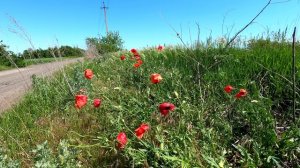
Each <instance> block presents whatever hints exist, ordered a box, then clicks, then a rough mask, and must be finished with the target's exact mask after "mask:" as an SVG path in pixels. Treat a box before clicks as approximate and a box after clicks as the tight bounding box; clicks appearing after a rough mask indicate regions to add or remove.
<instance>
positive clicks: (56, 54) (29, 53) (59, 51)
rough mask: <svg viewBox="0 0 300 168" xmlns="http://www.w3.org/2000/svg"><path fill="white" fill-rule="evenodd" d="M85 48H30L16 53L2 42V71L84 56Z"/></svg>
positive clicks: (0, 58)
mask: <svg viewBox="0 0 300 168" xmlns="http://www.w3.org/2000/svg"><path fill="white" fill-rule="evenodd" d="M83 55H84V50H82V49H80V48H77V47H70V46H61V47H59V48H58V47H54V48H48V49H36V50H33V49H28V50H24V51H23V53H19V54H16V53H14V52H12V51H9V47H8V46H7V45H5V44H3V43H2V41H1V42H0V71H1V70H7V69H12V68H16V67H25V66H29V65H33V64H41V63H47V62H53V61H56V60H58V58H62V59H66V58H74V57H82V56H83Z"/></svg>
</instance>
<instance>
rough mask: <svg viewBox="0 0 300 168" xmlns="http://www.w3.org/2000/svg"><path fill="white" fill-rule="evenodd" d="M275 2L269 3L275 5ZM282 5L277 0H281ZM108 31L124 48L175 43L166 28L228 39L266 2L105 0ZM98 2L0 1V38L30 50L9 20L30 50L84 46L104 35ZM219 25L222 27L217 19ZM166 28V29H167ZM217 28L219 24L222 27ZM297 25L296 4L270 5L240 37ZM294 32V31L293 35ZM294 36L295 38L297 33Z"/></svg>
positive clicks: (299, 16)
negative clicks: (114, 33)
mask: <svg viewBox="0 0 300 168" xmlns="http://www.w3.org/2000/svg"><path fill="white" fill-rule="evenodd" d="M278 1H280V0H277V1H275V0H273V2H278ZM281 1H282V0H281ZM105 2H106V4H107V6H108V7H109V9H108V13H107V16H108V28H109V30H111V31H119V33H120V35H121V37H122V38H123V40H124V41H125V44H124V45H125V48H128V49H130V48H133V47H134V48H143V47H147V46H156V45H158V44H179V43H180V41H179V40H178V39H177V38H176V34H175V33H174V31H173V30H172V28H171V27H174V29H176V30H177V31H178V32H182V34H183V38H184V40H185V41H187V42H189V41H190V39H192V40H196V39H197V26H196V24H195V23H198V24H199V25H200V29H201V32H200V36H201V39H205V38H206V37H207V36H209V34H210V33H212V35H213V37H221V36H222V27H223V34H226V33H228V32H230V30H231V28H232V31H231V35H233V34H234V32H236V31H237V30H239V29H240V28H241V27H242V26H243V25H245V24H246V23H247V22H249V21H250V20H251V19H252V18H253V17H254V16H255V15H256V14H257V13H258V12H259V11H260V9H261V8H262V7H263V6H264V5H265V4H266V3H267V0H127V1H126V0H105ZM101 4H102V1H100V0H88V1H87V0H0V40H3V42H4V43H5V44H7V45H9V46H10V50H12V51H15V52H22V51H23V50H24V49H27V48H31V45H30V44H29V42H28V41H26V40H24V39H23V38H22V37H21V36H20V34H16V33H13V32H14V30H17V32H20V29H19V28H17V27H16V26H15V25H14V23H13V22H12V21H11V19H10V17H13V18H14V19H16V20H17V22H18V24H19V25H20V26H21V27H22V28H23V29H24V30H25V31H26V32H27V35H29V36H30V37H31V40H32V43H33V44H34V47H35V48H47V47H51V46H55V45H70V46H78V47H81V48H85V39H86V38H87V37H98V36H99V35H105V24H104V16H103V11H101V10H100V6H101ZM224 16H226V17H225V20H224V24H223V19H224ZM170 25H171V27H170ZM222 25H223V26H222ZM286 26H288V27H289V33H290V34H291V31H292V27H294V26H298V27H299V30H300V1H299V0H290V1H289V2H286V3H278V4H272V5H271V6H269V7H268V8H267V9H266V10H265V12H264V13H263V14H262V15H261V16H260V17H259V18H258V19H257V20H256V23H255V24H253V25H252V26H250V27H249V28H248V29H247V31H245V32H244V33H243V35H245V36H254V35H257V34H259V33H264V32H266V30H267V29H269V30H278V29H279V28H281V29H284V28H285V27H286ZM298 34H300V33H298ZM298 36H299V35H298Z"/></svg>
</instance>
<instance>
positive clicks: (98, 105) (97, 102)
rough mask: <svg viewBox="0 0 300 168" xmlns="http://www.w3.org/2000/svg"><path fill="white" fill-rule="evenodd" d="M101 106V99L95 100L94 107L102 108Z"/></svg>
mask: <svg viewBox="0 0 300 168" xmlns="http://www.w3.org/2000/svg"><path fill="white" fill-rule="evenodd" d="M100 105H101V99H94V107H96V108H97V107H100Z"/></svg>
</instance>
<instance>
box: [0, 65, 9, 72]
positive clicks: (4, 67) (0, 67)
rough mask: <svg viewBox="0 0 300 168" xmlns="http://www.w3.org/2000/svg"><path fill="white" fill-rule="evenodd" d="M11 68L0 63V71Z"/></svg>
mask: <svg viewBox="0 0 300 168" xmlns="http://www.w3.org/2000/svg"><path fill="white" fill-rule="evenodd" d="M8 69H11V67H8V66H5V65H0V71H4V70H8Z"/></svg>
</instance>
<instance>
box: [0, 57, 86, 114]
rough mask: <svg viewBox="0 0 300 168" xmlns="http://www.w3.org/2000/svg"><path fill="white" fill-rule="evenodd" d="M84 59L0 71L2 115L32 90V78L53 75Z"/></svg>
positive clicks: (0, 106)
mask: <svg viewBox="0 0 300 168" xmlns="http://www.w3.org/2000/svg"><path fill="white" fill-rule="evenodd" d="M82 60H83V58H76V59H68V60H63V61H60V62H51V63H46V64H39V65H32V66H29V67H26V68H20V69H13V70H7V71H0V114H1V113H2V112H4V111H5V110H7V109H9V108H10V107H12V105H14V104H16V103H17V102H18V101H19V100H20V98H21V97H22V96H23V95H24V94H25V92H26V90H28V89H30V88H31V85H32V81H31V76H32V75H33V74H35V75H37V76H38V77H44V76H48V75H51V74H52V73H53V72H55V71H57V70H59V69H61V68H62V67H63V66H65V65H67V64H70V63H75V62H78V61H82Z"/></svg>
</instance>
